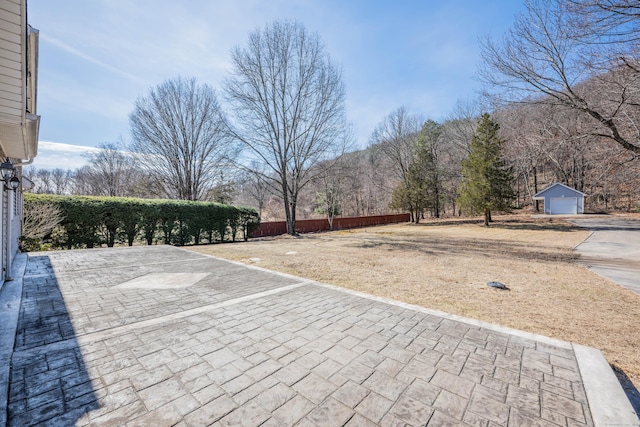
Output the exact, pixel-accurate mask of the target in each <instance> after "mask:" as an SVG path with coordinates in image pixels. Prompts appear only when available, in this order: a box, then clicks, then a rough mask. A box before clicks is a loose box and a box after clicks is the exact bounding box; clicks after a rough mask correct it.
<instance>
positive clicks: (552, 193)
mask: <svg viewBox="0 0 640 427" xmlns="http://www.w3.org/2000/svg"><path fill="white" fill-rule="evenodd" d="M535 197H536V198H544V213H546V214H551V213H552V212H551V199H554V198H563V197H573V198H577V212H578V213H579V214H581V213H584V194H583V193H581V192H580V191H578V190H574V189H572V188H569V187H566V186H563V185H555V184H554V185H552V186H551V187H549V188H546V189H544V190H542V191H540V192H539V193H538V194H536V196H535Z"/></svg>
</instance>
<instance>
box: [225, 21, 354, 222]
mask: <svg viewBox="0 0 640 427" xmlns="http://www.w3.org/2000/svg"><path fill="white" fill-rule="evenodd" d="M231 60H232V64H233V69H232V71H231V75H230V76H229V77H228V78H227V79H226V80H225V85H224V87H225V94H226V97H227V99H228V101H229V103H230V105H231V107H232V109H233V112H234V118H235V120H234V123H233V125H232V126H230V129H231V130H232V133H233V135H234V136H235V138H236V139H237V140H238V141H240V142H241V143H242V145H243V146H244V148H245V149H246V151H247V152H248V153H249V156H250V157H251V158H252V159H253V160H255V161H258V162H260V163H262V164H264V165H265V166H266V168H267V171H268V172H269V173H265V174H261V178H262V179H263V180H264V182H267V183H269V185H270V186H271V187H272V188H273V190H274V192H275V193H276V194H278V195H279V196H281V198H282V202H283V206H284V211H285V217H286V221H287V232H288V233H289V234H295V222H296V207H297V204H298V195H299V193H300V190H301V189H302V188H304V187H305V185H307V184H308V182H309V180H310V179H311V178H312V177H313V173H312V168H311V167H312V166H313V165H317V164H319V163H320V162H321V161H323V160H326V159H330V158H335V157H336V156H337V155H338V154H340V153H341V152H342V151H343V150H344V145H345V143H346V142H347V141H348V132H347V131H348V126H347V123H346V120H345V111H344V110H345V88H344V84H343V82H342V74H341V72H340V70H339V69H338V68H337V67H336V66H335V65H334V64H333V62H332V61H331V59H330V58H329V55H328V54H327V52H326V50H325V47H324V45H323V43H322V42H321V40H320V38H319V36H318V35H317V34H312V33H309V32H307V30H306V29H305V27H304V26H303V25H302V24H300V23H297V22H289V21H285V22H278V21H276V22H274V23H271V24H268V25H266V26H265V27H264V28H263V29H261V30H256V31H255V32H253V33H252V34H250V36H249V42H248V45H247V47H246V48H239V47H238V48H236V49H234V50H233V51H232V54H231ZM271 172H272V173H271Z"/></svg>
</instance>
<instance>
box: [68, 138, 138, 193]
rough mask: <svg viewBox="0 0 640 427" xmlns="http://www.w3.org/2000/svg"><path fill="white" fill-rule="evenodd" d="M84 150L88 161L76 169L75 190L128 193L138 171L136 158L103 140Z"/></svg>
mask: <svg viewBox="0 0 640 427" xmlns="http://www.w3.org/2000/svg"><path fill="white" fill-rule="evenodd" d="M98 148H99V150H98V151H96V152H90V153H88V154H87V155H86V156H87V159H88V161H89V164H88V165H86V166H83V167H81V168H79V169H78V170H77V171H76V178H75V181H76V192H78V193H80V194H88V195H94V196H111V197H115V196H118V197H122V196H127V195H129V189H130V188H131V187H132V186H133V185H134V182H135V178H136V175H137V173H138V164H137V161H136V158H135V157H134V156H133V155H132V154H131V153H128V152H126V151H124V147H123V144H122V143H120V144H114V143H104V144H100V145H99V146H98Z"/></svg>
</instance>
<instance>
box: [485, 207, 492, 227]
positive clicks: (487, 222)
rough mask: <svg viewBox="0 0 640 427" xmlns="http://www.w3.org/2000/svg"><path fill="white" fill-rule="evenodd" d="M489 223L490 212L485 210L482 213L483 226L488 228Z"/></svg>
mask: <svg viewBox="0 0 640 427" xmlns="http://www.w3.org/2000/svg"><path fill="white" fill-rule="evenodd" d="M490 222H491V211H490V210H489V209H486V210H485V211H484V225H485V227H488V226H489V223H490Z"/></svg>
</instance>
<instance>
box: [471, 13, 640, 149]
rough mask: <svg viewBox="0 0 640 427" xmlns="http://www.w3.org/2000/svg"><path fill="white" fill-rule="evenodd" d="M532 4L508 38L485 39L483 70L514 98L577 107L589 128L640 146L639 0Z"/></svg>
mask: <svg viewBox="0 0 640 427" xmlns="http://www.w3.org/2000/svg"><path fill="white" fill-rule="evenodd" d="M525 6H526V11H525V12H524V13H523V14H521V15H520V16H518V17H517V19H516V21H515V23H514V25H513V27H512V28H511V30H510V31H509V32H508V33H507V34H505V36H504V37H503V38H502V39H501V40H498V41H496V40H492V39H486V40H485V41H484V43H483V44H482V47H481V48H482V51H481V52H482V58H483V63H484V66H483V67H482V68H481V71H480V75H481V77H482V78H483V80H484V81H485V82H486V83H488V84H489V86H488V87H489V89H490V91H493V92H494V94H497V95H499V96H500V97H502V98H503V99H504V100H506V101H510V102H513V101H516V102H535V103H547V104H553V105H557V106H561V107H563V108H567V109H571V110H575V111H577V112H579V113H580V114H582V115H583V117H584V118H585V119H586V121H588V123H589V124H590V126H589V128H588V129H587V130H586V131H587V132H588V133H589V134H591V135H593V136H598V137H602V138H607V139H610V140H613V141H615V142H616V143H617V144H619V145H620V146H621V147H623V148H624V149H626V150H629V151H631V152H633V153H635V154H640V133H639V132H638V128H640V121H639V120H638V119H639V117H640V114H639V113H640V107H639V106H640V61H639V60H638V43H637V40H638V37H637V34H638V33H637V32H636V31H635V29H637V28H638V22H640V21H639V19H640V5H638V2H636V1H633V2H631V1H629V0H606V1H605V0H584V1H578V0H526V1H525ZM590 13H592V14H593V15H590ZM585 23H586V25H585ZM634 28H635V29H634Z"/></svg>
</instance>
